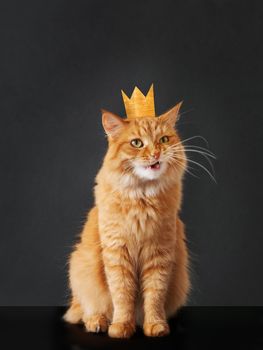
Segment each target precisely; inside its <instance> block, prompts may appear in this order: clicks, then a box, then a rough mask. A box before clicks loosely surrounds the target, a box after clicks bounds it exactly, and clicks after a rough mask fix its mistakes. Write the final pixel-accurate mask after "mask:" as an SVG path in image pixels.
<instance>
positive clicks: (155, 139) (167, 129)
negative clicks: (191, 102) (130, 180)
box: [103, 105, 186, 181]
mask: <svg viewBox="0 0 263 350" xmlns="http://www.w3.org/2000/svg"><path fill="white" fill-rule="evenodd" d="M179 107H180V105H177V106H176V107H174V108H173V109H172V110H170V111H168V112H167V113H166V114H164V115H161V116H160V117H155V118H152V117H145V118H136V119H133V120H127V119H121V118H120V117H118V116H116V115H114V114H112V113H110V112H107V111H104V112H103V126H104V129H105V131H106V133H107V135H108V136H109V152H110V153H111V157H112V160H114V164H116V166H117V167H119V170H120V171H121V172H122V173H123V174H125V175H127V174H130V176H135V177H137V178H139V179H140V180H143V181H147V180H160V179H161V178H162V177H163V176H166V175H172V174H173V173H174V175H175V174H176V175H182V173H183V171H184V168H185V163H186V159H185V153H184V150H183V146H182V144H181V143H180V138H179V136H178V134H177V132H176V130H175V129H174V124H175V122H176V118H177V115H178V111H179Z"/></svg>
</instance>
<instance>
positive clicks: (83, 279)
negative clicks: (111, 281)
mask: <svg viewBox="0 0 263 350" xmlns="http://www.w3.org/2000/svg"><path fill="white" fill-rule="evenodd" d="M69 277H70V287H71V290H72V294H73V295H74V296H75V297H76V299H77V300H78V303H79V305H80V309H81V310H82V321H83V322H84V324H85V327H86V330H87V331H88V332H100V331H102V332H105V331H107V329H108V324H109V322H110V321H111V318H112V301H111V296H110V292H109V289H108V285H107V282H106V277H105V272H104V265H103V261H102V254H101V246H100V239H99V232H98V224H97V209H96V208H93V209H92V210H91V212H90V213H89V217H88V220H87V223H86V225H85V227H84V230H83V233H82V240H81V242H80V243H79V244H78V245H77V246H76V249H75V251H74V252H73V253H72V254H71V257H70V262H69ZM68 312H69V315H72V313H73V308H72V309H71V308H70V309H69V311H68ZM66 315H67V314H66ZM67 318H68V317H66V319H67Z"/></svg>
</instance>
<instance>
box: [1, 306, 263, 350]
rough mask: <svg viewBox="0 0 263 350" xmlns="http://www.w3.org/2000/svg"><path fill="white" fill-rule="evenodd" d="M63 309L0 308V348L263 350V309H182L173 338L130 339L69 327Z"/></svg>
mask: <svg viewBox="0 0 263 350" xmlns="http://www.w3.org/2000/svg"><path fill="white" fill-rule="evenodd" d="M64 311H65V309H64V308H62V307H1V308H0V337H1V338H0V347H1V349H6V350H13V349H23V350H27V349H35V350H42V349H45V350H49V349H74V350H80V349H125V350H128V349H133V350H136V349H145V350H146V349H163V350H164V349H177V350H179V349H204V348H209V349H211V350H212V349H238V350H239V349H248V350H254V349H258V350H259V349H261V350H262V349H263V307H185V308H183V309H182V310H181V311H180V312H179V313H178V315H177V317H176V318H174V319H172V320H171V321H170V326H171V334H170V335H169V336H167V337H163V338H146V337H145V336H144V335H143V334H142V332H141V331H140V330H138V331H137V333H136V335H134V336H133V337H132V338H131V339H129V340H118V339H110V338H109V337H108V336H107V335H105V334H89V333H86V332H85V331H84V329H83V327H82V326H81V325H78V326H77V325H68V324H66V323H65V322H64V321H63V320H62V319H61V316H62V315H63V313H64Z"/></svg>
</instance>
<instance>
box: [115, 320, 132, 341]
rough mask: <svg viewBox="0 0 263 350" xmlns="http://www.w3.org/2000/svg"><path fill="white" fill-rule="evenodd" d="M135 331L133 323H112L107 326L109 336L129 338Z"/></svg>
mask: <svg viewBox="0 0 263 350" xmlns="http://www.w3.org/2000/svg"><path fill="white" fill-rule="evenodd" d="M134 332H135V324H134V323H129V322H126V323H121V322H118V323H112V324H111V325H110V327H109V331H108V333H109V336H110V337H111V338H130V337H131V336H132V335H133V333H134Z"/></svg>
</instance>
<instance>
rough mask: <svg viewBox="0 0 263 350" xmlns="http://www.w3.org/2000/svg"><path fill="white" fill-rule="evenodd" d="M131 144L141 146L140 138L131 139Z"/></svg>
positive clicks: (136, 146)
mask: <svg viewBox="0 0 263 350" xmlns="http://www.w3.org/2000/svg"><path fill="white" fill-rule="evenodd" d="M131 145H132V146H133V147H135V148H141V147H142V146H143V142H142V140H140V139H134V140H131Z"/></svg>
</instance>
